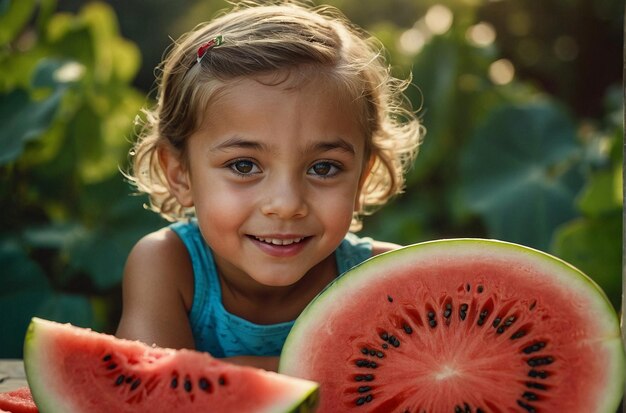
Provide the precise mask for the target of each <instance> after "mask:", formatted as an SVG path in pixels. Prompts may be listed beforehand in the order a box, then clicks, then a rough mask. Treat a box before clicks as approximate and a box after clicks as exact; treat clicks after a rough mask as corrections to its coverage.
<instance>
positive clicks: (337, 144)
mask: <svg viewBox="0 0 626 413" xmlns="http://www.w3.org/2000/svg"><path fill="white" fill-rule="evenodd" d="M335 149H339V150H342V151H344V152H348V153H350V154H352V155H356V149H355V148H354V145H353V144H351V143H350V142H348V141H346V140H345V139H342V138H340V137H337V138H335V139H333V140H330V141H321V142H313V143H311V144H310V145H307V147H306V148H305V149H304V151H303V152H304V153H310V152H327V151H332V150H335Z"/></svg>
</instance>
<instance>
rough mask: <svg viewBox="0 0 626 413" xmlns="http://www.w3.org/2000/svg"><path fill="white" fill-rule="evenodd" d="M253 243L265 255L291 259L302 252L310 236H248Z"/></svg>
mask: <svg viewBox="0 0 626 413" xmlns="http://www.w3.org/2000/svg"><path fill="white" fill-rule="evenodd" d="M248 237H249V238H250V239H251V240H252V242H253V243H254V244H255V245H256V246H257V247H258V248H259V249H260V250H261V251H263V252H264V253H265V254H267V255H269V256H272V257H275V258H289V257H294V256H297V255H298V254H299V253H300V252H302V251H303V250H304V248H305V246H306V245H307V244H308V241H309V240H310V239H311V238H312V237H310V236H308V237H307V236H300V235H287V236H282V235H281V236H277V235H274V236H269V235H268V236H256V235H249V236H248Z"/></svg>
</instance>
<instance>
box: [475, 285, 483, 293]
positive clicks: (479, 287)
mask: <svg viewBox="0 0 626 413" xmlns="http://www.w3.org/2000/svg"><path fill="white" fill-rule="evenodd" d="M476 290H477V291H478V292H479V293H482V292H483V291H484V290H485V289H484V287H483V286H482V285H479V286H478V288H477V289H476Z"/></svg>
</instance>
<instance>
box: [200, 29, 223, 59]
mask: <svg viewBox="0 0 626 413" xmlns="http://www.w3.org/2000/svg"><path fill="white" fill-rule="evenodd" d="M222 43H224V36H222V35H221V34H220V35H219V36H215V37H214V38H212V39H211V40H209V41H208V42H206V43H202V44H201V45H200V47H199V48H198V56H197V57H196V62H198V63H200V62H201V61H202V58H203V57H204V55H205V54H206V52H207V51H209V50H210V49H212V48H214V47H215V46H219V45H221V44H222Z"/></svg>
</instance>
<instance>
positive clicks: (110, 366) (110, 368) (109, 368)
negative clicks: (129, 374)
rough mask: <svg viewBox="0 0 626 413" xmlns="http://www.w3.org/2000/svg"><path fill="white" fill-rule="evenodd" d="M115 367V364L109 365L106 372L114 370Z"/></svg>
mask: <svg viewBox="0 0 626 413" xmlns="http://www.w3.org/2000/svg"><path fill="white" fill-rule="evenodd" d="M116 367H117V364H115V363H111V364H109V365H108V366H107V369H108V370H114V369H115V368H116Z"/></svg>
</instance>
